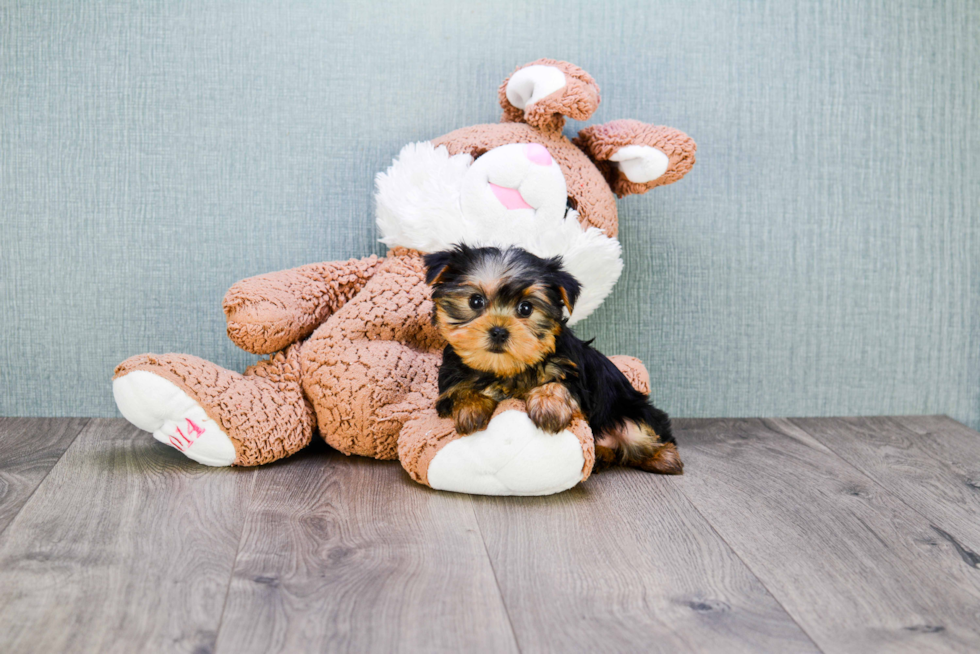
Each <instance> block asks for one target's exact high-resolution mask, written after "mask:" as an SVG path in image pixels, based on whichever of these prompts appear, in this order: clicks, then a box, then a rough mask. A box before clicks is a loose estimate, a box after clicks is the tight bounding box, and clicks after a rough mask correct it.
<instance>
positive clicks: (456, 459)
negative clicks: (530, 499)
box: [427, 410, 585, 495]
mask: <svg viewBox="0 0 980 654" xmlns="http://www.w3.org/2000/svg"><path fill="white" fill-rule="evenodd" d="M584 463H585V457H584V455H583V453H582V443H581V442H580V441H579V439H578V437H576V436H575V434H573V433H572V432H571V431H569V430H567V429H566V430H564V431H562V432H560V433H558V434H548V433H545V432H544V431H542V430H540V429H538V428H537V427H535V426H534V424H533V423H532V422H531V419H530V418H528V416H527V414H526V413H524V412H523V411H514V410H511V411H504V412H502V413H500V414H498V415H496V416H495V417H494V418H493V420H491V421H490V424H489V425H488V426H487V428H486V430H484V431H482V432H477V433H475V434H470V435H469V436H463V437H461V438H457V439H456V440H454V441H452V442H451V443H449V444H448V445H446V446H445V447H444V448H442V450H440V451H439V453H438V454H436V456H435V457H434V458H433V459H432V462H431V463H430V464H429V469H428V475H427V476H428V483H429V485H430V486H431V487H432V488H435V489H438V490H446V491H455V492H457V493H473V494H476V495H551V494H553V493H560V492H561V491H564V490H568V489H569V488H571V487H572V486H574V485H576V484H577V483H579V482H580V481H582V478H583V466H584Z"/></svg>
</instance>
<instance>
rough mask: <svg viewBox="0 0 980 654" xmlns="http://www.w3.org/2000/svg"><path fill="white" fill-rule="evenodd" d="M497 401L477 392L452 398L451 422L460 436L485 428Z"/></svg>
mask: <svg viewBox="0 0 980 654" xmlns="http://www.w3.org/2000/svg"><path fill="white" fill-rule="evenodd" d="M496 408H497V403H496V402H495V401H493V400H492V399H490V398H489V397H487V396H486V395H480V394H479V393H467V394H466V395H463V396H461V397H456V398H454V400H453V424H454V425H455V426H456V433H458V434H460V435H461V436H466V435H467V434H472V433H473V432H475V431H480V430H482V429H486V427H487V424H488V423H489V422H490V418H491V417H492V416H493V411H494V409H496Z"/></svg>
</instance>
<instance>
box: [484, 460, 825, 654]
mask: <svg viewBox="0 0 980 654" xmlns="http://www.w3.org/2000/svg"><path fill="white" fill-rule="evenodd" d="M688 474H698V471H697V470H696V469H695V470H694V471H692V473H688ZM474 501H475V503H476V506H477V518H478V519H479V524H480V528H481V530H482V532H483V535H484V539H485V540H486V544H487V549H488V552H489V554H490V558H491V560H492V561H493V566H494V570H495V571H496V575H497V579H498V582H499V584H500V589H501V592H502V594H503V596H504V600H505V602H506V603H507V608H508V612H509V614H510V616H511V621H512V623H513V626H514V630H515V633H516V634H517V639H518V643H519V645H520V647H521V650H522V651H525V652H626V651H636V652H640V651H643V652H679V651H698V652H759V651H794V652H808V651H817V649H816V647H815V646H814V645H813V643H812V641H810V639H809V638H808V637H807V636H806V635H805V634H804V633H803V631H802V630H801V629H800V628H799V627H798V626H797V625H796V623H795V622H793V620H792V619H791V618H790V617H789V615H787V613H786V612H785V611H784V610H783V609H782V607H780V606H779V604H778V603H777V602H776V601H775V600H774V599H773V598H772V596H771V595H770V594H769V593H768V592H767V591H766V589H765V588H764V587H763V586H762V584H760V583H759V581H758V580H757V579H756V578H755V577H754V576H753V575H752V573H751V572H749V571H748V569H747V568H746V566H745V565H744V564H743V563H742V562H741V561H740V560H739V559H738V557H736V556H735V554H734V553H733V552H732V550H731V549H730V548H729V547H728V546H727V545H726V544H725V543H724V542H723V541H722V540H721V538H719V536H718V535H717V534H716V533H715V532H714V531H713V530H712V528H711V527H710V526H709V525H708V524H707V522H705V520H704V519H703V518H702V517H701V516H700V515H699V514H698V513H697V512H696V511H695V510H694V508H693V507H692V506H691V505H690V503H689V502H688V501H687V500H686V499H685V498H684V496H683V495H682V494H681V493H680V491H679V490H678V487H677V478H665V477H658V476H655V475H650V474H647V473H642V472H639V471H635V470H624V469H616V470H611V471H608V472H604V473H601V474H598V475H595V476H593V477H592V478H591V479H590V480H589V481H588V482H587V484H586V485H584V486H582V487H578V488H575V489H573V490H571V491H569V492H566V493H563V494H560V495H555V496H551V497H541V498H474Z"/></svg>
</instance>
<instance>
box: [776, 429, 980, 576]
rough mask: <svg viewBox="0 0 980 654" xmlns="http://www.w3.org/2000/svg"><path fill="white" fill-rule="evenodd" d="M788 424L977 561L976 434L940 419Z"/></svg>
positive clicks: (979, 485)
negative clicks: (820, 443)
mask: <svg viewBox="0 0 980 654" xmlns="http://www.w3.org/2000/svg"><path fill="white" fill-rule="evenodd" d="M791 422H792V423H793V424H794V425H796V426H798V427H800V428H801V429H803V430H805V431H806V432H808V433H809V434H811V435H812V436H814V437H815V438H817V439H819V440H820V441H821V442H822V443H823V444H824V445H826V446H827V447H829V448H830V449H832V450H833V451H834V452H836V453H837V454H838V455H840V456H841V457H842V458H843V459H845V460H846V461H847V462H848V463H850V464H851V465H853V466H854V467H855V468H857V469H858V470H860V471H861V472H863V473H864V474H866V475H868V476H869V477H871V478H872V479H874V480H875V481H876V482H878V483H879V484H880V485H881V486H883V487H885V488H887V489H888V490H889V491H890V492H892V493H894V494H895V496H896V497H898V498H899V499H901V500H902V501H903V502H905V503H906V504H907V505H909V506H910V507H912V508H913V509H915V510H916V511H917V512H919V513H920V514H921V515H922V516H924V517H925V518H926V519H927V520H928V521H929V522H930V524H932V525H933V530H934V531H935V532H936V534H937V535H938V536H939V537H940V538H944V539H946V540H948V541H950V542H951V543H953V544H954V545H955V546H956V547H959V548H961V549H963V551H964V556H966V557H967V559H969V558H970V557H971V556H972V557H978V560H980V555H977V554H976V552H980V434H978V433H977V432H975V431H973V430H972V429H970V428H968V427H966V426H965V425H962V424H960V423H958V422H956V421H955V420H952V419H950V418H947V417H945V416H915V417H902V418H889V417H883V418H808V419H793V420H792V421H791ZM968 552H969V553H968Z"/></svg>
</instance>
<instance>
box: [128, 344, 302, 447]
mask: <svg viewBox="0 0 980 654" xmlns="http://www.w3.org/2000/svg"><path fill="white" fill-rule="evenodd" d="M299 347H300V346H299V345H294V346H292V347H290V348H289V349H287V350H286V351H284V352H280V353H277V354H274V355H272V356H271V357H270V358H269V359H268V360H265V361H261V362H259V363H258V364H256V365H254V366H252V367H250V368H249V369H248V370H246V372H245V374H244V375H241V374H238V373H236V372H233V371H230V370H226V369H224V368H221V367H220V366H217V365H215V364H213V363H211V362H209V361H205V360H204V359H199V358H197V357H193V356H189V355H185V354H163V355H155V354H143V355H139V356H135V357H131V358H129V359H127V360H126V361H124V362H123V363H121V364H120V365H119V366H118V367H117V368H116V374H115V377H114V378H113V383H112V390H113V395H114V397H115V399H116V405H117V406H118V407H119V410H120V412H121V413H122V414H123V416H124V417H125V418H126V419H127V420H129V421H130V422H131V423H133V424H134V425H136V426H137V427H139V428H140V429H143V430H145V431H149V432H152V434H153V437H154V438H155V439H157V440H158V441H160V442H162V443H164V444H167V445H171V446H173V447H175V448H176V449H178V450H180V451H181V452H182V453H183V454H184V455H186V456H187V457H188V458H190V459H193V460H194V461H197V462H198V463H202V464H204V465H210V466H229V465H238V466H251V465H259V464H263V463H269V462H271V461H275V460H277V459H281V458H283V457H286V456H289V455H290V454H293V453H294V452H296V451H297V450H299V449H301V448H303V447H304V446H305V445H307V444H308V443H309V442H310V439H311V437H312V434H313V429H314V426H315V423H314V415H313V411H312V409H311V408H310V406H309V404H308V403H307V401H306V399H305V398H304V397H303V394H302V391H301V389H300V366H299V361H298V358H299V356H298V355H299Z"/></svg>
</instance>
